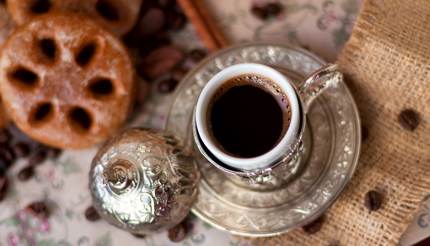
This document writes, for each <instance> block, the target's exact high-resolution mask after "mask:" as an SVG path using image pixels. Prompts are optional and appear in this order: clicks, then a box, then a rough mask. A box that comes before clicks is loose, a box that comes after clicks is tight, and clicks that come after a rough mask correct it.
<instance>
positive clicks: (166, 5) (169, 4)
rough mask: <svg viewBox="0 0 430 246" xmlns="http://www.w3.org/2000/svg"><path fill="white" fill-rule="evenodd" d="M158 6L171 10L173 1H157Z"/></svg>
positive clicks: (173, 4)
mask: <svg viewBox="0 0 430 246" xmlns="http://www.w3.org/2000/svg"><path fill="white" fill-rule="evenodd" d="M157 3H158V5H160V6H161V7H163V8H171V7H173V6H175V4H176V3H175V0H157Z"/></svg>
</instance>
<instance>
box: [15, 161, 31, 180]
mask: <svg viewBox="0 0 430 246" xmlns="http://www.w3.org/2000/svg"><path fill="white" fill-rule="evenodd" d="M33 176H34V166H30V165H29V166H26V167H24V168H23V169H21V170H20V171H19V172H18V180H20V181H27V180H29V179H30V178H31V177H33Z"/></svg>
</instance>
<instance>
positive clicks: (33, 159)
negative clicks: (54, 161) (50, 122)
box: [28, 147, 48, 166]
mask: <svg viewBox="0 0 430 246" xmlns="http://www.w3.org/2000/svg"><path fill="white" fill-rule="evenodd" d="M47 156H48V151H47V149H46V147H39V148H37V150H36V152H35V153H33V154H32V155H31V156H30V158H29V159H28V163H29V165H32V166H37V165H40V164H42V163H43V162H44V161H45V160H46V158H47Z"/></svg>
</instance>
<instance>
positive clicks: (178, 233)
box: [167, 222, 187, 243]
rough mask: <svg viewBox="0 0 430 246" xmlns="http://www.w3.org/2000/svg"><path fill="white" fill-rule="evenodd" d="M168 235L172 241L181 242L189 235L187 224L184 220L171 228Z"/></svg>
mask: <svg viewBox="0 0 430 246" xmlns="http://www.w3.org/2000/svg"><path fill="white" fill-rule="evenodd" d="M167 236H168V238H169V239H170V241H172V242H176V243H177V242H181V241H182V240H184V239H185V237H186V236H187V226H186V225H185V223H184V222H182V223H180V224H179V225H176V226H175V227H173V228H171V229H169V231H168V233H167Z"/></svg>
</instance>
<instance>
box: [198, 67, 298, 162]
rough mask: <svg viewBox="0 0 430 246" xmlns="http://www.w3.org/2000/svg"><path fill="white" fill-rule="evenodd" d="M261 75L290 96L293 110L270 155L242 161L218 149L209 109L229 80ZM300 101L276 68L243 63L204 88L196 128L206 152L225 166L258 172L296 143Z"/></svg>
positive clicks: (227, 70) (293, 88) (268, 153)
mask: <svg viewBox="0 0 430 246" xmlns="http://www.w3.org/2000/svg"><path fill="white" fill-rule="evenodd" d="M249 74H253V75H259V76H262V77H264V78H268V79H269V80H271V81H272V82H273V83H275V84H276V85H277V86H278V87H279V88H281V90H282V91H283V94H284V95H286V96H287V98H288V102H289V104H290V110H291V121H290V123H289V126H288V129H287V130H286V131H285V132H284V133H283V136H281V137H280V140H279V141H278V143H277V144H276V146H274V147H273V148H272V149H271V150H269V151H268V152H266V153H264V154H262V155H260V156H256V157H252V158H240V157H236V156H232V155H230V154H229V153H227V152H225V151H224V150H222V149H221V148H220V147H218V144H216V142H215V140H214V139H213V137H212V134H211V133H210V127H209V124H208V117H207V115H208V113H209V112H208V109H209V104H210V102H211V100H212V98H213V97H214V95H215V93H216V92H217V90H218V89H219V88H220V87H221V86H223V85H224V83H225V82H226V81H228V80H229V79H232V78H234V77H237V76H240V75H249ZM300 103H301V102H300V99H299V96H298V91H297V89H296V88H295V87H294V85H293V83H292V81H291V80H290V79H289V78H288V77H286V76H284V75H283V74H281V73H280V72H278V71H276V70H275V69H273V68H271V67H268V66H265V65H261V64H255V63H243V64H237V65H233V66H231V67H228V68H226V69H224V70H222V71H221V72H219V73H217V74H216V75H215V76H214V77H212V78H211V79H210V80H209V82H208V83H207V84H206V86H205V87H204V88H203V90H202V92H201V94H200V96H199V98H198V100H197V105H196V109H195V117H194V118H195V119H194V120H195V126H196V130H197V132H198V135H199V137H200V140H201V142H202V144H203V145H204V146H205V147H206V149H207V150H208V151H209V152H210V153H211V154H212V155H213V156H214V157H216V159H218V160H219V161H220V162H222V163H223V164H225V165H228V166H230V167H233V168H235V169H239V170H255V169H261V168H265V167H267V166H268V165H270V164H272V163H275V162H277V161H279V160H281V159H282V158H283V157H284V156H285V152H286V150H287V149H288V148H289V147H290V146H291V145H293V144H294V143H295V142H296V140H297V135H298V131H299V128H300V122H301V118H302V117H303V116H302V112H301V107H302V106H301V105H300Z"/></svg>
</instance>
